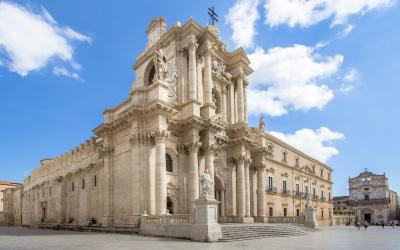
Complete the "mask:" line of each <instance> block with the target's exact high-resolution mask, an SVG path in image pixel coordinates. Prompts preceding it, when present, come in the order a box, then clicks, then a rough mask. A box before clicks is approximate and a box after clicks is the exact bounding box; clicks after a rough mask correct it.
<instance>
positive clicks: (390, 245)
mask: <svg viewBox="0 0 400 250" xmlns="http://www.w3.org/2000/svg"><path fill="white" fill-rule="evenodd" d="M6 249H7V250H8V249H10V250H11V249H12V250H17V249H45V250H50V249H51V250H54V249H56V250H64V249H78V250H82V249H85V250H86V249H96V250H102V249H112V250H114V249H141V250H147V249H149V250H150V249H152V250H153V249H154V250H159V249H174V250H181V249H182V250H186V249H191V250H192V249H193V250H197V249H199V250H200V249H201V250H205V249H210V250H213V249H214V250H219V249H221V250H222V249H229V250H235V249H279V250H281V249H301V250H303V249H304V250H305V249H307V250H309V249H311V250H313V249H318V250H320V249H362V250H369V249H373V250H375V249H379V250H381V249H385V250H386V249H400V228H398V227H397V228H395V229H393V228H391V227H385V228H384V229H382V228H381V227H369V228H368V229H367V230H364V229H361V230H357V229H356V228H355V227H344V226H343V227H321V231H319V232H315V233H311V234H308V235H304V236H293V237H285V238H266V239H257V240H246V241H236V242H217V243H199V242H191V241H188V240H177V239H168V238H156V237H146V236H141V235H136V234H133V235H126V234H111V233H82V232H71V231H53V230H44V229H25V228H12V227H11V228H7V227H0V250H6Z"/></svg>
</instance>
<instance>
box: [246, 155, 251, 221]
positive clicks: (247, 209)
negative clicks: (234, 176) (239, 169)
mask: <svg viewBox="0 0 400 250" xmlns="http://www.w3.org/2000/svg"><path fill="white" fill-rule="evenodd" d="M244 176H245V188H246V192H245V193H246V217H251V211H250V162H249V161H247V160H246V161H245V163H244Z"/></svg>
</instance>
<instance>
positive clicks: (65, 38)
mask: <svg viewBox="0 0 400 250" xmlns="http://www.w3.org/2000/svg"><path fill="white" fill-rule="evenodd" d="M73 41H80V42H91V38H89V37H87V36H84V35H82V34H80V33H78V32H76V31H74V30H73V29H71V28H69V27H66V28H65V27H61V26H59V25H58V24H57V22H56V21H55V20H54V18H53V17H52V16H51V15H50V13H49V12H48V11H47V10H45V9H44V8H42V11H41V13H33V12H32V11H31V10H29V9H27V8H25V7H23V6H21V5H18V4H14V3H9V2H0V58H1V59H2V61H3V66H6V67H7V68H8V70H10V71H12V72H16V73H17V74H19V75H21V76H26V75H27V74H28V73H30V72H31V71H37V70H41V69H43V68H45V67H46V66H47V65H49V64H50V63H51V62H54V61H56V60H57V61H59V62H63V63H65V64H68V65H71V64H72V63H74V58H73V57H74V49H73V47H72V44H71V43H72V42H73ZM71 66H72V67H73V65H71ZM73 74H74V73H72V75H73ZM75 74H77V73H76V72H75Z"/></svg>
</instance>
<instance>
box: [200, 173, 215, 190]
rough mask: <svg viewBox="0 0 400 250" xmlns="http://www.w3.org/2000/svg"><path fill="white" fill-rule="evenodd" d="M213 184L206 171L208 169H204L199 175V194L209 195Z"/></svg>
mask: <svg viewBox="0 0 400 250" xmlns="http://www.w3.org/2000/svg"><path fill="white" fill-rule="evenodd" d="M213 185H214V181H213V179H212V177H211V175H210V173H209V172H208V170H207V169H206V170H204V173H202V174H201V175H200V187H201V190H200V195H201V196H209V195H210V194H211V192H212V189H213V188H212V187H213Z"/></svg>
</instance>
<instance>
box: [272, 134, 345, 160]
mask: <svg viewBox="0 0 400 250" xmlns="http://www.w3.org/2000/svg"><path fill="white" fill-rule="evenodd" d="M270 133H271V134H272V135H273V136H275V137H277V138H279V139H281V140H282V141H284V142H286V143H288V144H290V145H291V146H293V147H295V148H298V149H299V150H301V151H302V152H304V153H306V154H309V155H311V156H312V157H314V158H315V159H318V160H320V161H321V162H327V161H328V160H329V159H330V158H331V157H332V156H334V155H337V154H339V150H337V149H336V148H335V147H333V146H332V143H333V142H334V141H336V140H342V139H344V138H345V136H344V135H343V134H342V133H339V132H334V131H331V130H330V129H329V128H326V127H321V128H319V129H317V130H312V129H307V128H303V129H301V130H298V131H296V132H295V133H294V134H283V133H280V132H274V131H272V132H270Z"/></svg>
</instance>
